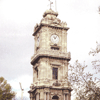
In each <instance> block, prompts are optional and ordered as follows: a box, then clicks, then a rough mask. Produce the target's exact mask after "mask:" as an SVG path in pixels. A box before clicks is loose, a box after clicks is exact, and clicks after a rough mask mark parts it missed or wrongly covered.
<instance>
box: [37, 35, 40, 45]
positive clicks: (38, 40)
mask: <svg viewBox="0 0 100 100" xmlns="http://www.w3.org/2000/svg"><path fill="white" fill-rule="evenodd" d="M39 42H40V39H39V37H38V38H37V46H39Z"/></svg>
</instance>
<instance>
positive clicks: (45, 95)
mask: <svg viewBox="0 0 100 100" xmlns="http://www.w3.org/2000/svg"><path fill="white" fill-rule="evenodd" d="M44 100H46V92H44Z"/></svg>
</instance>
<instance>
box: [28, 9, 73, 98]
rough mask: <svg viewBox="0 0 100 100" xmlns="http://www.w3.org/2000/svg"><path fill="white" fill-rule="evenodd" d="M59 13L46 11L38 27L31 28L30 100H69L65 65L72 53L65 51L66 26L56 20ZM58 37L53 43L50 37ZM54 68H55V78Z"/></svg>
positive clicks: (66, 66)
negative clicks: (32, 52)
mask: <svg viewBox="0 0 100 100" xmlns="http://www.w3.org/2000/svg"><path fill="white" fill-rule="evenodd" d="M57 16H58V13H57V12H54V11H53V10H51V9H50V10H47V11H46V12H45V13H44V15H43V19H42V20H41V22H40V24H36V26H35V27H34V33H33V36H34V37H35V38H34V40H35V44H34V46H35V50H34V51H35V52H34V55H33V56H32V58H31V64H32V65H33V84H32V85H31V87H30V91H29V93H30V100H55V99H56V100H71V99H70V96H71V90H72V89H71V87H70V86H69V83H68V79H67V77H68V64H69V61H70V59H71V54H70V53H68V52H67V30H68V29H69V28H68V27H67V24H66V23H65V22H61V20H60V19H58V18H57ZM52 35H55V37H54V39H56V37H58V39H59V40H58V41H57V42H56V43H54V42H52V41H51V36H52ZM53 68H55V69H57V73H56V75H57V79H54V77H53V75H54V72H53Z"/></svg>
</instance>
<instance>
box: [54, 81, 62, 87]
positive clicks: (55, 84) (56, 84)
mask: <svg viewBox="0 0 100 100" xmlns="http://www.w3.org/2000/svg"><path fill="white" fill-rule="evenodd" d="M53 85H54V86H60V85H61V84H60V83H59V82H58V80H57V81H56V82H54V83H53Z"/></svg>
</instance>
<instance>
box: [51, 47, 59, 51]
mask: <svg viewBox="0 0 100 100" xmlns="http://www.w3.org/2000/svg"><path fill="white" fill-rule="evenodd" d="M51 49H52V50H59V48H58V47H51Z"/></svg>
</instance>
